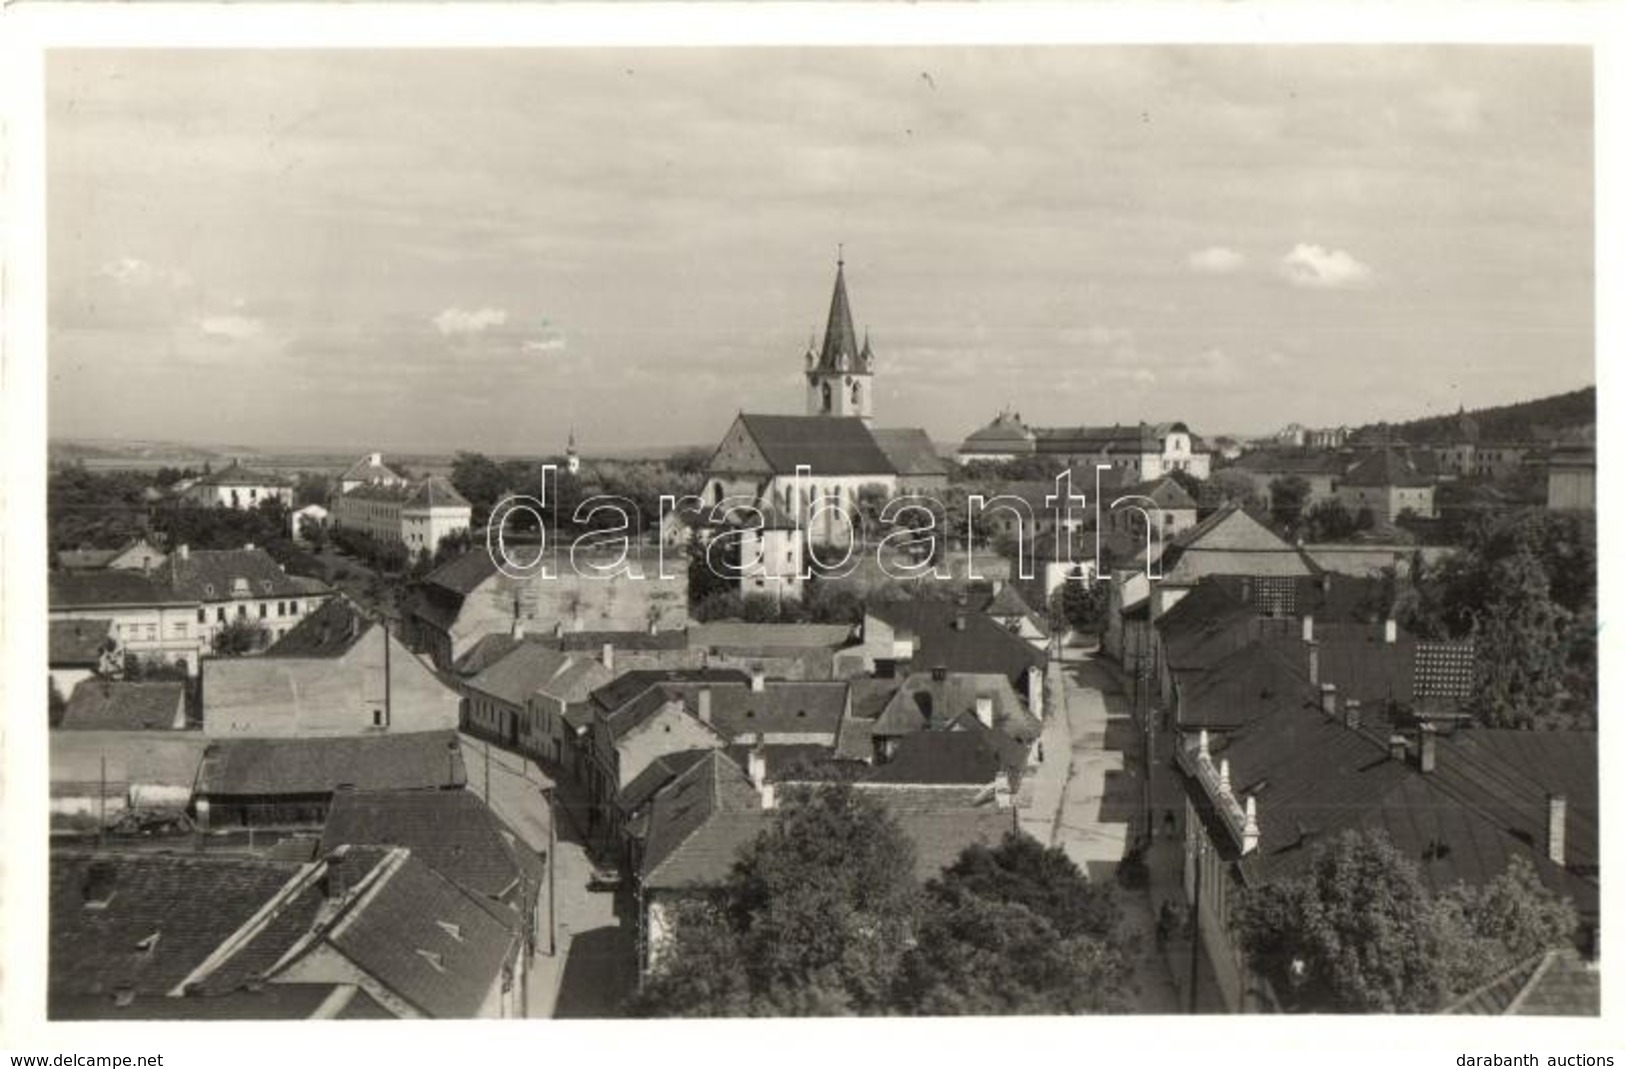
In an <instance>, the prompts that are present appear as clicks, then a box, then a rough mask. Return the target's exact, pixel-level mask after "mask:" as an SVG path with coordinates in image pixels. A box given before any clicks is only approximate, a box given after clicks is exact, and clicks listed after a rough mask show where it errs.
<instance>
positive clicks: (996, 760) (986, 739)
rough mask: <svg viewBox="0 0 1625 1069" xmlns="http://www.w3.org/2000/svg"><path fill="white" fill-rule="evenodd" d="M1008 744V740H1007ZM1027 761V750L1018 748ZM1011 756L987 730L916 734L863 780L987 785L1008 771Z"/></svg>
mask: <svg viewBox="0 0 1625 1069" xmlns="http://www.w3.org/2000/svg"><path fill="white" fill-rule="evenodd" d="M1006 741H1007V742H1008V739H1006ZM1017 749H1018V752H1019V754H1020V757H1018V760H1019V761H1021V762H1022V763H1024V762H1025V750H1024V749H1022V748H1020V747H1018V748H1017ZM1009 756H1010V755H1009V753H1008V752H1006V748H1005V747H1004V746H1001V745H1000V742H999V739H998V736H997V735H996V734H995V733H994V732H990V731H987V730H985V729H984V730H963V731H917V732H915V733H914V734H912V735H905V736H903V737H902V738H901V739H899V740H898V743H897V752H896V753H895V754H893V755H892V757H891V759H890V760H888V761H886V762H885V763H884V764H881V765H877V766H875V769H874V770H873V771H872V772H870V773H869V774H868V775H867V776H864V777H863V779H864V781H865V782H868V783H909V784H922V785H936V784H965V785H975V786H985V785H987V784H990V783H992V782H993V778H994V777H995V776H997V775H998V774H999V773H1000V772H1001V771H1003V772H1008V771H1009V767H1008V766H1009Z"/></svg>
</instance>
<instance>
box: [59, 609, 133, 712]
mask: <svg viewBox="0 0 1625 1069" xmlns="http://www.w3.org/2000/svg"><path fill="white" fill-rule="evenodd" d="M49 626H50V635H49V645H48V647H47V658H48V660H49V662H50V663H49V670H50V680H51V686H53V687H55V688H56V689H57V693H58V694H61V695H62V697H63V698H66V697H67V696H68V695H70V694H72V693H73V689H74V688H75V687H77V686H78V685H79V684H80V683H81V682H83V681H84V680H86V679H89V678H90V677H91V676H97V675H99V676H112V675H115V674H117V673H119V672H121V671H123V669H124V651H123V649H122V648H120V646H119V640H118V632H117V631H116V629H115V628H114V626H113V621H112V620H110V619H96V618H94V617H91V618H79V619H71V620H52V621H51V622H50V625H49Z"/></svg>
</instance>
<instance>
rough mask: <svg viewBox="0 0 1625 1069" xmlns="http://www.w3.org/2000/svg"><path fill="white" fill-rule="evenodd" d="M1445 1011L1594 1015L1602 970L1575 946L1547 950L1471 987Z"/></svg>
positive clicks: (1599, 1002)
mask: <svg viewBox="0 0 1625 1069" xmlns="http://www.w3.org/2000/svg"><path fill="white" fill-rule="evenodd" d="M1444 1012H1445V1013H1459V1014H1475V1015H1478V1016H1495V1017H1517V1016H1525V1017H1537V1016H1538V1017H1597V1016H1600V1015H1601V1014H1602V974H1601V973H1600V972H1598V970H1597V968H1596V966H1595V965H1591V964H1588V963H1586V962H1585V961H1584V960H1582V959H1581V957H1580V955H1578V954H1577V953H1575V952H1574V951H1573V950H1568V949H1562V950H1547V951H1542V952H1541V953H1539V954H1536V955H1534V956H1533V957H1530V958H1527V959H1525V960H1524V961H1521V962H1519V963H1518V964H1516V965H1514V966H1512V967H1511V968H1510V969H1507V970H1506V971H1505V972H1503V973H1501V974H1500V975H1499V976H1497V977H1495V978H1494V979H1492V980H1490V981H1489V982H1487V983H1485V984H1484V985H1483V986H1481V987H1479V988H1476V989H1475V990H1473V991H1469V992H1468V993H1467V994H1465V995H1463V996H1462V997H1461V998H1459V999H1457V1000H1456V1001H1455V1002H1453V1003H1451V1004H1450V1005H1449V1006H1447V1007H1445V1009H1444Z"/></svg>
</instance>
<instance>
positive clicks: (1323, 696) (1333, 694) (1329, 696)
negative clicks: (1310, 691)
mask: <svg viewBox="0 0 1625 1069" xmlns="http://www.w3.org/2000/svg"><path fill="white" fill-rule="evenodd" d="M1320 711H1321V712H1323V713H1325V714H1326V715H1327V716H1336V715H1337V684H1336V683H1322V684H1321V685H1320Z"/></svg>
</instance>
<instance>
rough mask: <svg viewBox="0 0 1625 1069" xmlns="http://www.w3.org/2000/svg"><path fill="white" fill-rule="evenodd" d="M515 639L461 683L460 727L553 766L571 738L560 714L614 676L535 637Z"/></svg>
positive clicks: (596, 663)
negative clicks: (462, 710) (463, 706)
mask: <svg viewBox="0 0 1625 1069" xmlns="http://www.w3.org/2000/svg"><path fill="white" fill-rule="evenodd" d="M519 637H520V638H521V639H522V641H520V642H519V643H518V644H517V645H515V646H514V647H513V649H512V650H510V651H509V652H508V653H507V655H506V656H503V657H501V658H499V659H498V660H496V661H495V662H493V663H492V664H490V665H488V666H487V667H486V668H485V669H483V670H482V671H481V672H480V673H479V674H478V675H476V676H474V677H473V678H472V679H469V680H467V681H465V682H464V683H463V684H462V691H463V694H464V695H465V702H466V709H465V715H464V723H465V726H466V727H467V729H468V730H469V731H470V732H472V733H473V734H475V735H478V736H480V737H482V738H486V739H494V740H496V741H498V742H501V743H502V744H504V745H506V746H509V747H512V748H515V749H518V750H520V751H521V752H523V753H526V754H529V755H531V756H534V757H538V758H541V759H542V760H547V761H552V762H555V763H557V762H560V761H562V760H563V759H564V756H565V754H564V748H565V746H566V745H567V744H568V743H569V741H570V739H571V737H572V736H573V734H574V732H573V730H572V729H571V728H570V727H569V725H568V724H567V723H566V722H565V712H566V710H567V709H568V708H569V707H570V706H572V705H576V704H579V703H581V702H584V701H586V700H587V699H588V698H589V697H590V696H591V695H592V692H593V691H594V690H597V689H598V688H599V687H601V686H603V685H604V684H606V683H608V682H610V681H611V680H612V679H613V678H614V675H613V673H612V672H611V671H610V669H609V668H606V667H605V666H604V664H603V663H602V661H601V660H600V658H599V657H593V656H589V655H582V654H575V653H566V652H563V651H561V650H558V649H554V648H550V644H549V643H548V642H547V640H546V639H544V638H542V637H540V636H537V637H535V638H529V637H528V636H523V635H521V636H519ZM601 656H602V655H601V654H600V657H601ZM612 656H613V655H612Z"/></svg>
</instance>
